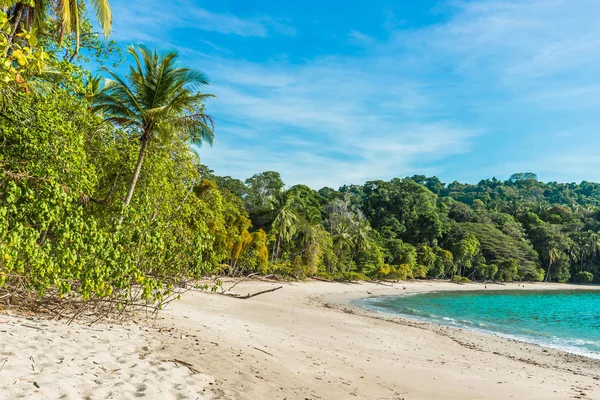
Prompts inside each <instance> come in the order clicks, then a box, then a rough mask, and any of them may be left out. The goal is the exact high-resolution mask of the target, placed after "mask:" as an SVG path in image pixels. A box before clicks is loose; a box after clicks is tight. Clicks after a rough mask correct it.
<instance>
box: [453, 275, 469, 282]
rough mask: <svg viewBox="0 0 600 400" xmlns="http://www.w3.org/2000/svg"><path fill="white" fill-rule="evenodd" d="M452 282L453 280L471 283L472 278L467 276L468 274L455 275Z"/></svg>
mask: <svg viewBox="0 0 600 400" xmlns="http://www.w3.org/2000/svg"><path fill="white" fill-rule="evenodd" d="M450 282H452V283H469V282H471V280H470V279H469V278H467V277H466V276H460V275H454V276H453V277H452V278H451V279H450Z"/></svg>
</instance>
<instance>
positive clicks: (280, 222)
mask: <svg viewBox="0 0 600 400" xmlns="http://www.w3.org/2000/svg"><path fill="white" fill-rule="evenodd" d="M271 201H272V205H273V209H274V210H275V212H276V213H277V215H276V216H275V219H274V220H273V229H274V230H275V232H276V241H275V248H274V249H273V253H272V255H271V262H274V261H277V259H278V258H279V250H280V249H281V243H282V242H289V241H290V240H291V239H292V237H293V236H294V234H295V233H296V228H297V222H298V217H297V216H296V214H295V213H294V207H295V206H296V197H295V196H294V194H293V193H292V192H290V191H289V190H282V191H281V192H279V193H277V194H276V195H275V196H273V198H272V200H271Z"/></svg>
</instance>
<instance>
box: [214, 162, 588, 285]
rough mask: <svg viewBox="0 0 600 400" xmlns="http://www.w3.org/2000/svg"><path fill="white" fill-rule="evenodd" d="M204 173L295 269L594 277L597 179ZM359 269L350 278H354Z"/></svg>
mask: <svg viewBox="0 0 600 400" xmlns="http://www.w3.org/2000/svg"><path fill="white" fill-rule="evenodd" d="M203 175H204V176H205V177H206V178H207V179H210V180H214V181H215V182H216V183H217V185H218V186H219V188H220V189H221V190H223V191H229V192H230V193H232V194H234V195H235V196H237V197H239V198H240V199H242V201H243V202H244V205H245V208H246V210H247V211H248V213H249V217H250V219H251V221H252V228H251V229H262V230H264V231H266V232H270V238H271V240H270V242H271V246H270V249H271V261H272V262H273V263H274V268H275V269H276V270H281V271H284V272H286V273H290V274H294V275H297V276H306V275H311V274H315V273H321V274H324V275H331V276H334V277H335V276H336V274H337V276H342V275H343V273H346V274H347V273H350V276H352V273H353V272H354V273H357V274H363V275H366V276H369V277H378V278H390V279H396V278H400V279H406V278H451V277H455V279H458V277H467V278H469V279H479V280H501V281H511V280H537V281H539V280H549V281H560V282H567V281H576V282H590V281H592V280H593V279H594V277H598V275H599V274H598V268H599V266H598V265H599V261H600V259H599V258H598V255H599V249H600V236H599V235H598V230H599V229H600V209H599V208H598V206H597V205H598V201H599V200H600V184H596V183H589V182H582V183H581V184H575V183H571V184H561V183H556V182H552V183H542V182H539V181H538V179H537V177H536V175H535V174H532V173H521V174H514V175H513V176H511V177H510V179H509V180H507V181H499V180H497V179H491V180H483V181H481V182H479V183H478V184H476V185H469V184H461V183H458V182H453V183H451V184H444V183H442V182H441V181H440V180H439V179H437V178H436V177H432V178H428V177H425V176H421V175H416V176H413V177H410V178H404V179H398V178H396V179H392V180H391V181H387V182H385V181H370V182H367V183H365V184H364V185H350V186H343V187H341V188H339V189H338V190H334V189H331V188H322V189H320V190H318V191H315V190H312V189H310V188H309V187H307V186H304V185H296V186H292V187H290V188H287V189H286V188H285V187H284V184H283V182H282V180H281V178H280V175H279V173H277V172H274V171H268V172H264V173H261V174H256V175H254V176H252V177H250V178H249V179H247V180H246V181H245V182H242V181H240V180H236V179H232V178H231V177H219V176H215V175H213V173H212V171H210V170H209V169H207V168H206V167H204V170H203ZM357 276H358V275H357Z"/></svg>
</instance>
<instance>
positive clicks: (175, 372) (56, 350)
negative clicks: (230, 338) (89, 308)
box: [0, 315, 213, 400]
mask: <svg viewBox="0 0 600 400" xmlns="http://www.w3.org/2000/svg"><path fill="white" fill-rule="evenodd" d="M154 331H155V330H153V329H152V330H146V328H143V327H138V326H136V325H134V324H127V325H121V326H110V325H104V324H96V325H94V326H92V327H88V326H82V325H79V324H77V323H73V324H71V325H70V326H67V325H66V324H65V323H63V322H56V321H47V320H46V321H44V320H40V319H37V318H36V319H25V318H16V317H11V316H7V315H0V399H2V400H4V399H7V400H8V399H10V400H12V399H135V398H142V397H146V398H155V399H198V398H201V399H204V398H207V399H208V398H212V397H211V396H210V395H209V394H210V393H211V392H210V388H211V384H212V383H213V379H212V378H211V377H209V376H207V375H203V374H193V373H192V372H191V371H190V370H189V369H188V368H187V367H186V366H182V365H177V364H175V363H173V362H169V361H165V359H164V358H160V357H156V356H155V355H154V353H153V351H152V350H151V349H157V348H159V346H160V342H159V341H158V340H157V339H156V338H157V334H156V332H154Z"/></svg>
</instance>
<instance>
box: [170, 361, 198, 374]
mask: <svg viewBox="0 0 600 400" xmlns="http://www.w3.org/2000/svg"><path fill="white" fill-rule="evenodd" d="M169 361H170V362H172V363H173V364H175V365H176V366H179V365H183V366H184V367H187V369H189V370H190V372H192V373H194V374H199V373H200V371H198V370H197V369H196V368H194V366H193V365H192V364H190V363H189V362H185V361H181V360H178V359H176V358H174V359H173V360H169Z"/></svg>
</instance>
